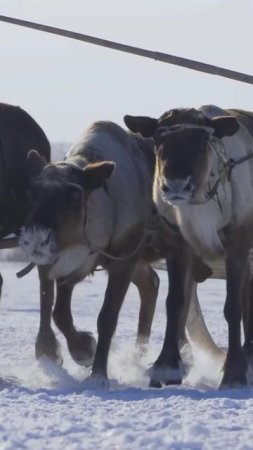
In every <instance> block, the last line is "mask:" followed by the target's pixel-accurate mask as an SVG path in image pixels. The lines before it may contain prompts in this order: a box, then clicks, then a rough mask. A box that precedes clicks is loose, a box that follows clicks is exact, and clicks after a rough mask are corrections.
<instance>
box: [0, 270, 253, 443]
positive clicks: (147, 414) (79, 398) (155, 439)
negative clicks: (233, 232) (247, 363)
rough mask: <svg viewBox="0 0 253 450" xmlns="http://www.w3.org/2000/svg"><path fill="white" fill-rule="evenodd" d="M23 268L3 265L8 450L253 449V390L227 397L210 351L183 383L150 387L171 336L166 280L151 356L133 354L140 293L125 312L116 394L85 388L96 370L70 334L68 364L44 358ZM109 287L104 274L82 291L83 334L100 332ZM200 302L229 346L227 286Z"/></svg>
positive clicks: (113, 366)
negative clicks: (38, 352) (76, 352)
mask: <svg viewBox="0 0 253 450" xmlns="http://www.w3.org/2000/svg"><path fill="white" fill-rule="evenodd" d="M22 267H23V263H14V262H3V261H1V271H2V274H3V276H4V282H5V283H4V288H3V296H2V300H1V305H0V314H1V327H0V336H1V346H0V379H1V380H2V381H1V385H0V388H1V390H0V449H1V450H7V449H8V450H11V449H31V450H36V449H43V450H44V449H46V450H50V449H61V450H65V449H66V450H89V449H94V450H100V449H101V450H104V449H106V450H125V449H129V450H130V449H131V450H135V449H145V450H150V449H152V450H153V449H155V450H163V449H174V450H176V449H177V450H178V449H192V450H193V449H194V450H199V449H216V450H217V449H224V448H227V449H231V448H233V449H241V450H249V449H253V389H252V388H245V389H238V390H224V391H219V390H217V389H216V388H215V386H217V384H218V380H219V378H220V375H221V374H220V371H219V367H217V364H215V362H214V361H211V360H210V359H208V357H207V356H206V355H205V354H204V353H203V352H201V351H199V350H198V351H196V349H195V351H194V356H195V359H196V364H195V366H197V367H198V369H196V367H195V368H193V369H192V370H191V371H190V373H189V375H188V377H187V379H186V380H185V383H184V385H183V386H180V387H165V388H162V389H158V390H156V389H151V388H149V387H148V377H147V374H146V370H147V369H148V367H149V366H150V364H151V362H152V361H153V360H154V359H155V357H156V356H157V354H158V352H159V350H160V348H161V344H162V339H163V335H164V328H165V307H164V299H165V296H166V292H167V277H166V273H165V272H163V271H160V272H159V275H160V278H161V289H160V294H159V300H158V305H157V310H156V314H155V319H154V325H153V331H152V337H151V342H150V348H149V353H148V355H147V356H146V357H144V358H143V359H142V360H140V359H139V358H138V357H137V355H136V353H135V349H134V344H135V335H136V329H137V312H138V306H139V304H138V296H137V291H136V290H135V288H134V287H131V288H130V290H129V292H128V295H127V298H126V301H125V304H124V306H123V309H122V311H121V314H120V320H119V323H118V328H117V333H116V335H115V337H114V340H113V344H112V349H111V353H110V360H109V375H110V379H111V380H112V381H111V383H110V384H109V386H108V387H106V388H105V387H104V388H103V387H101V386H92V385H90V384H89V383H88V382H86V381H85V379H86V377H87V376H88V374H89V371H88V369H85V368H81V367H78V366H77V365H76V364H75V363H74V362H73V361H72V360H71V359H70V357H69V355H68V353H67V350H66V346H65V342H64V341H63V339H62V336H61V335H59V333H58V337H59V339H60V341H61V344H62V352H63V356H64V365H63V367H57V366H55V365H54V364H52V363H49V362H48V361H40V362H37V361H35V358H34V342H35V337H36V333H37V329H38V321H39V301H38V280H37V274H36V270H34V271H32V272H31V273H30V274H29V275H27V276H26V277H25V278H23V279H21V280H18V279H17V278H16V276H15V273H16V271H18V270H19V269H20V268H22ZM105 283H106V275H105V274H104V272H97V273H96V275H95V276H94V277H93V278H89V279H87V280H85V281H83V282H82V283H80V284H79V285H77V287H76V289H75V291H74V298H73V313H74V316H75V322H76V324H77V326H78V328H83V329H86V330H90V331H93V332H94V333H95V334H96V318H97V314H98V311H99V309H100V306H101V302H102V298H103V292H104V288H105ZM199 295H200V299H201V304H202V307H203V311H204V314H205V316H206V319H207V322H208V326H209V327H210V330H211V332H212V335H213V337H214V339H215V341H216V342H217V343H218V344H219V345H221V346H222V347H224V346H226V325H225V322H224V320H223V315H222V309H223V299H224V295H225V286H224V282H223V281H217V280H209V281H207V282H206V283H205V284H203V285H201V286H200V289H199Z"/></svg>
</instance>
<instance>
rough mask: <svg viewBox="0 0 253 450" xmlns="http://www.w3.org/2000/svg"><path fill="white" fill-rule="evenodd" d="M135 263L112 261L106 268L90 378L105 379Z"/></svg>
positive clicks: (130, 261)
mask: <svg viewBox="0 0 253 450" xmlns="http://www.w3.org/2000/svg"><path fill="white" fill-rule="evenodd" d="M135 264H136V262H135V261H133V260H127V261H113V262H111V263H110V265H109V267H108V275H109V278H108V284H107V289H106V292H105V298H104V303H103V306H102V309H101V311H100V313H99V316H98V321H97V327H98V343H97V351H96V355H95V360H94V363H93V367H92V377H94V376H95V377H96V376H98V377H101V378H104V379H107V359H108V353H109V349H110V344H111V339H112V336H113V334H114V332H115V329H116V325H117V320H118V315H119V311H120V308H121V306H122V303H123V300H124V298H125V295H126V292H127V289H128V287H129V283H130V281H131V278H132V274H133V270H134V267H135Z"/></svg>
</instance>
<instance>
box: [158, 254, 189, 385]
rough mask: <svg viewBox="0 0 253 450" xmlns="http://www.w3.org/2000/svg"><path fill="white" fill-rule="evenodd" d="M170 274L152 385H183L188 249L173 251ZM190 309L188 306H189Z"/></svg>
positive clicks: (169, 260) (167, 261)
mask: <svg viewBox="0 0 253 450" xmlns="http://www.w3.org/2000/svg"><path fill="white" fill-rule="evenodd" d="M166 263H167V269H168V276H169V292H168V296H167V299H166V312H167V325H166V332H165V339H164V343H163V347H162V351H161V353H160V355H159V357H158V359H157V360H156V361H155V363H154V365H153V367H152V370H151V380H150V386H152V387H161V385H162V383H165V384H180V383H181V382H182V377H183V373H182V368H181V356H180V351H179V337H181V338H182V336H183V334H184V333H183V332H182V330H183V329H184V327H185V323H182V322H183V321H185V317H186V314H183V313H184V310H186V309H187V305H186V302H188V301H190V298H188V297H189V296H187V295H186V292H185V291H186V289H185V287H186V283H187V277H188V276H189V273H190V272H191V257H190V256H189V254H188V253H187V252H183V251H181V252H180V251H173V252H171V256H170V258H168V259H167V260H166ZM185 308H186V309H185Z"/></svg>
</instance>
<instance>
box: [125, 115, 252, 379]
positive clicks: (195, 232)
mask: <svg viewBox="0 0 253 450" xmlns="http://www.w3.org/2000/svg"><path fill="white" fill-rule="evenodd" d="M125 122H126V124H127V126H128V127H129V129H130V130H131V131H133V132H139V133H141V134H142V135H143V136H145V137H153V138H154V140H155V155H156V169H155V177H154V185H153V199H154V202H155V204H156V207H157V210H158V212H159V214H160V216H161V218H162V220H163V221H164V223H165V224H167V226H168V230H169V228H170V226H176V227H177V228H178V231H179V233H180V234H181V236H182V237H183V238H184V239H185V242H186V243H185V247H184V249H182V248H181V249H180V250H179V251H178V252H174V256H173V257H172V259H171V264H172V267H174V270H176V271H177V274H178V280H179V281H180V283H182V285H183V286H184V287H183V288H182V290H183V295H182V297H181V300H180V301H179V298H174V299H173V297H170V298H169V301H167V316H168V324H167V330H166V336H165V341H164V346H163V349H162V352H161V354H160V356H159V358H158V360H157V361H156V363H155V364H154V374H153V383H154V384H155V383H159V382H162V381H164V378H165V381H166V375H164V374H165V373H166V370H167V372H168V370H169V369H173V368H174V369H178V368H179V363H180V356H179V352H178V344H177V342H178V340H177V334H178V329H179V325H180V320H182V314H181V313H182V308H183V306H184V307H186V309H187V305H185V304H184V303H185V302H189V295H188V292H189V291H191V289H195V287H194V285H195V282H194V281H193V279H192V276H191V264H192V254H196V255H198V256H199V257H200V258H201V259H203V260H204V261H207V262H209V261H210V260H212V259H216V258H224V259H225V267H226V280H227V298H226V302H225V309H224V314H225V318H226V320H227V322H228V352H227V357H226V361H225V366H224V374H223V379H222V385H234V384H237V383H242V384H245V383H246V371H247V362H246V358H245V353H244V351H243V349H242V346H241V330H240V324H241V317H242V304H243V299H244V297H246V296H247V293H246V291H247V288H248V255H249V250H250V248H251V246H252V238H253V159H252V156H253V138H252V134H253V114H252V113H248V112H244V111H240V110H238V111H236V110H226V111H224V110H222V109H220V108H218V107H215V106H206V107H202V108H200V109H199V110H196V109H173V110H171V111H168V112H167V113H165V114H163V115H162V116H161V117H160V119H158V120H157V119H152V118H150V117H133V116H126V117H125ZM165 226H166V225H165ZM175 268H176V269H175ZM172 270H173V269H172ZM252 325H253V324H252ZM245 347H246V349H247V351H248V352H251V353H252V351H253V348H252V336H251V335H250V333H249V334H248V336H246V342H245ZM180 379H181V376H180V374H179V375H178V380H179V381H180Z"/></svg>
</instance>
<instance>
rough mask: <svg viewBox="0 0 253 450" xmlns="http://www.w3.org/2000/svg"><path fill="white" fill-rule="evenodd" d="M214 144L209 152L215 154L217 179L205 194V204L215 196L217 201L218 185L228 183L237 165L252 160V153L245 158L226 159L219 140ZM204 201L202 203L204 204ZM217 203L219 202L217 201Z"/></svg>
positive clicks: (211, 144)
mask: <svg viewBox="0 0 253 450" xmlns="http://www.w3.org/2000/svg"><path fill="white" fill-rule="evenodd" d="M217 143H218V146H219V150H217V148H216V147H217ZM215 144H216V145H214V144H213V143H210V144H209V145H210V148H211V150H212V151H213V152H214V153H215V154H216V156H217V158H218V163H217V172H218V178H217V180H216V181H215V183H214V185H213V186H212V187H211V188H210V189H209V191H208V192H207V194H206V202H208V201H209V200H211V199H213V198H214V196H215V195H217V199H218V187H219V185H220V184H223V185H224V184H225V182H226V181H230V179H231V174H232V170H233V169H234V168H235V167H236V166H238V165H239V164H242V163H244V162H245V161H248V160H249V159H252V158H253V152H252V153H249V154H248V155H246V156H243V157H241V158H238V159H235V158H227V156H226V153H225V148H224V145H223V143H222V142H221V141H220V140H218V139H217V140H215ZM206 202H205V201H204V202H203V203H206ZM218 202H219V200H218Z"/></svg>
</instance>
